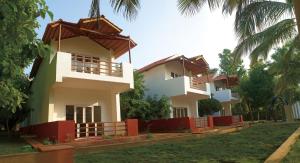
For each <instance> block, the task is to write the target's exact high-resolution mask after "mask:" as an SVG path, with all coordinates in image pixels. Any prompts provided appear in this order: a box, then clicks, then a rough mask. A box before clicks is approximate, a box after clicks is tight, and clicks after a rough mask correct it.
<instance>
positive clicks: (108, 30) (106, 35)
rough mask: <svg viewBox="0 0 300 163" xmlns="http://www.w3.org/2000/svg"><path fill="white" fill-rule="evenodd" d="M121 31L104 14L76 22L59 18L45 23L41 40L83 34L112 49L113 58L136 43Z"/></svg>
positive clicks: (46, 41)
mask: <svg viewBox="0 0 300 163" xmlns="http://www.w3.org/2000/svg"><path fill="white" fill-rule="evenodd" d="M98 24H99V25H98ZM98 27H99V28H98ZM121 32H122V29H120V28H119V27H117V26H116V25H114V24H113V23H111V22H110V21H109V20H107V19H106V18H105V17H104V16H101V17H100V18H99V19H98V20H97V19H95V18H85V19H80V20H79V21H78V23H71V22H67V21H63V20H61V19H60V20H58V21H55V22H52V23H49V24H48V25H47V27H46V31H45V33H44V36H43V41H44V42H45V43H50V42H51V40H55V41H57V40H58V39H59V37H60V39H61V40H63V39H68V38H72V37H78V36H85V37H88V38H90V39H91V40H93V41H95V42H96V43H98V44H99V45H101V46H102V47H104V48H106V49H107V50H113V51H114V55H115V58H118V57H120V56H121V55H122V54H124V53H126V52H127V51H129V49H131V48H134V47H135V46H136V45H137V44H136V43H135V42H134V41H133V40H132V39H130V37H129V36H123V35H121V34H120V33H121Z"/></svg>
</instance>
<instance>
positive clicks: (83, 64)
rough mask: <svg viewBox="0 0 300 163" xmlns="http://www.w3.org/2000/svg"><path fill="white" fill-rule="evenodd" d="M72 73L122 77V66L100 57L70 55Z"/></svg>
mask: <svg viewBox="0 0 300 163" xmlns="http://www.w3.org/2000/svg"><path fill="white" fill-rule="evenodd" d="M72 71H75V72H81V73H87V74H97V75H106V76H116V77H122V64H121V63H114V62H110V61H108V60H105V59H102V58H100V57H91V56H83V55H77V54H72Z"/></svg>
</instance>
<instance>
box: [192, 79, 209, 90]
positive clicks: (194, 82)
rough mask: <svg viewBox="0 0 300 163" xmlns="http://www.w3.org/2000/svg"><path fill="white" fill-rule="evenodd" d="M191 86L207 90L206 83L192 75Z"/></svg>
mask: <svg viewBox="0 0 300 163" xmlns="http://www.w3.org/2000/svg"><path fill="white" fill-rule="evenodd" d="M190 87H191V88H193V89H199V90H202V91H206V84H205V83H203V82H201V81H199V80H197V77H190Z"/></svg>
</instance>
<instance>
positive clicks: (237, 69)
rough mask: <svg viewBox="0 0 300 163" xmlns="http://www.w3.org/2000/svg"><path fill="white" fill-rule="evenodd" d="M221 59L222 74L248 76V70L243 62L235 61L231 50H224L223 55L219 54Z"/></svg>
mask: <svg viewBox="0 0 300 163" xmlns="http://www.w3.org/2000/svg"><path fill="white" fill-rule="evenodd" d="M219 58H220V64H219V67H220V73H221V74H225V75H228V76H229V75H237V76H238V77H242V76H243V75H245V74H246V69H245V67H244V66H243V61H242V60H238V61H235V60H234V57H233V56H232V53H231V51H230V50H229V49H224V50H223V53H220V54H219Z"/></svg>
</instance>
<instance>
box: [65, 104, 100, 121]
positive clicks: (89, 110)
mask: <svg viewBox="0 0 300 163" xmlns="http://www.w3.org/2000/svg"><path fill="white" fill-rule="evenodd" d="M66 120H74V121H75V123H93V122H101V107H100V106H75V105H67V106H66Z"/></svg>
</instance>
